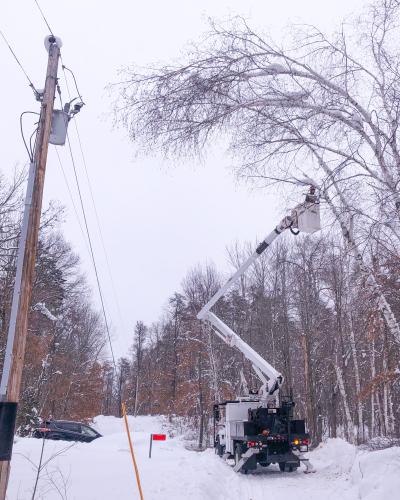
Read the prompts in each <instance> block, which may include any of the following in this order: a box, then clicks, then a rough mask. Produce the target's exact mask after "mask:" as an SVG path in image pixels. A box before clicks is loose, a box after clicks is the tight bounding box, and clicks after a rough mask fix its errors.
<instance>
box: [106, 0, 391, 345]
mask: <svg viewBox="0 0 400 500" xmlns="http://www.w3.org/2000/svg"><path fill="white" fill-rule="evenodd" d="M399 14H400V5H399V2H398V1H397V0H377V1H376V2H375V3H374V4H372V5H371V6H369V7H368V8H367V10H366V12H365V13H364V14H363V15H362V16H361V17H360V18H358V19H356V20H354V22H353V23H350V24H343V25H342V26H341V29H340V30H339V32H338V33H337V34H336V35H335V36H333V37H327V36H326V35H325V34H324V33H322V32H321V31H320V30H318V29H317V28H316V27H313V26H303V27H297V28H296V29H293V37H292V41H291V43H289V42H288V43H286V47H280V46H279V45H278V44H276V43H274V42H273V41H271V40H269V39H268V37H266V36H262V35H260V34H258V33H256V32H255V31H253V30H252V29H251V27H250V26H249V25H248V24H247V22H246V21H245V20H243V19H241V18H238V19H236V21H234V22H233V23H232V24H231V25H230V26H228V27H225V26H220V25H218V24H216V23H211V30H210V33H208V34H207V36H206V37H205V39H204V40H203V42H202V43H200V44H199V45H198V46H197V47H192V48H191V50H190V52H189V53H188V55H187V57H186V60H184V61H182V63H180V64H176V65H165V66H163V67H159V68H156V69H148V70H145V71H138V70H137V69H136V68H130V69H128V70H126V71H125V73H124V75H125V77H126V79H125V80H124V81H121V82H120V83H119V84H117V85H118V90H119V98H118V99H117V102H116V106H115V110H116V119H117V120H119V121H121V122H122V123H124V124H125V125H126V126H127V128H128V129H129V132H130V135H131V138H132V139H133V140H139V141H141V143H142V144H143V146H144V147H145V148H148V149H149V150H152V149H153V148H154V147H156V146H157V147H160V148H161V149H162V150H163V151H164V152H165V153H166V154H172V155H187V154H201V153H202V152H203V151H204V150H205V148H206V147H207V145H208V144H209V143H210V142H211V140H212V139H213V138H214V137H215V136H216V135H220V134H225V135H227V136H228V137H229V138H230V149H231V151H232V152H234V154H235V156H236V157H238V158H240V165H239V172H240V174H241V175H243V176H245V177H246V178H252V179H254V180H255V181H256V182H258V183H261V184H263V185H271V183H276V182H284V183H291V184H293V185H296V184H299V183H300V184H307V183H313V184H315V185H317V186H318V187H319V188H320V190H321V193H322V195H323V197H324V198H325V200H326V201H327V203H328V206H329V208H330V209H331V210H332V211H333V214H334V216H335V218H336V219H337V220H338V222H339V225H340V227H341V231H342V234H343V236H344V238H345V239H347V241H348V243H349V248H350V250H351V252H352V253H353V255H354V257H355V259H356V260H357V261H358V264H359V267H360V271H361V272H362V273H364V275H366V276H368V280H367V284H368V287H369V288H370V290H371V294H372V295H373V296H374V297H376V301H375V303H376V307H377V308H378V310H379V311H380V313H381V314H382V315H383V317H384V319H385V321H386V323H387V326H388V328H389V330H390V332H391V334H392V335H393V337H394V338H395V339H396V341H397V342H399V343H400V328H399V325H398V321H397V319H396V317H395V315H394V313H393V311H392V309H391V306H390V304H389V302H388V301H387V300H386V298H385V296H384V295H383V293H382V292H381V291H380V290H379V286H378V285H377V281H376V278H375V277H374V274H373V273H372V271H371V269H370V268H369V267H368V264H367V262H366V261H365V258H364V257H363V248H362V246H360V243H358V242H357V238H356V235H357V234H358V230H357V228H353V227H352V228H350V221H352V223H353V225H354V224H355V223H356V222H357V223H358V224H359V226H360V227H364V226H365V225H368V226H371V224H376V223H378V224H379V225H381V226H382V225H384V226H385V227H387V228H389V229H388V230H391V231H393V232H395V233H396V234H399V228H400V225H399V220H398V219H399V214H400V194H399V190H398V184H399V181H400V153H399V146H398V140H399V132H398V123H399V118H400V115H399V113H400V106H399V102H400V101H399V98H400V78H399V76H400V75H399V68H400V56H399V53H398V50H397V39H398V36H399V35H400V25H399V21H398V19H400V16H399ZM371 200H373V203H372V205H371ZM355 214H356V215H357V216H358V218H357V219H355V218H354V215H355Z"/></svg>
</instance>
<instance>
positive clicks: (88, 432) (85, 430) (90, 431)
mask: <svg viewBox="0 0 400 500" xmlns="http://www.w3.org/2000/svg"><path fill="white" fill-rule="evenodd" d="M82 434H84V435H85V436H88V437H95V436H97V432H96V431H94V430H93V429H91V428H90V427H87V426H86V425H82Z"/></svg>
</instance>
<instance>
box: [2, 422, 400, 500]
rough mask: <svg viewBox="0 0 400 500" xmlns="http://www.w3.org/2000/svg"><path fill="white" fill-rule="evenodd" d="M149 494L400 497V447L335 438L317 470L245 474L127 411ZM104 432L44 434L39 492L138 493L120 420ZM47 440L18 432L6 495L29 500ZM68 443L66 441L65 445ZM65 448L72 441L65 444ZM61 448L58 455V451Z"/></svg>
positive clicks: (175, 497) (331, 499)
mask: <svg viewBox="0 0 400 500" xmlns="http://www.w3.org/2000/svg"><path fill="white" fill-rule="evenodd" d="M129 423H130V426H131V431H133V432H132V436H133V444H134V449H135V453H136V459H137V462H138V467H139V472H140V477H141V481H142V487H143V493H144V498H145V500H153V499H154V500H155V499H159V500H207V499H210V500H223V499H226V500H228V499H229V500H262V499H266V498H269V499H274V498H275V499H279V500H289V499H290V500H293V499H296V500H359V499H362V500H386V499H392V500H393V499H395V498H400V496H399V495H400V448H389V449H386V450H381V451H373V452H369V451H357V450H356V448H354V447H353V446H351V445H349V444H348V443H346V442H345V441H342V440H340V439H330V440H328V442H327V443H324V444H323V445H321V446H320V447H319V448H317V449H316V450H315V451H313V452H312V453H310V458H311V460H312V462H313V464H314V465H315V466H316V468H317V473H316V474H308V475H306V474H303V473H302V470H303V469H298V471H297V472H295V473H281V472H280V471H279V470H278V467H277V466H270V467H268V468H266V469H262V468H260V469H261V470H260V471H256V472H255V473H254V474H251V475H248V476H244V475H241V474H236V473H235V472H233V470H232V469H231V468H230V467H229V466H228V465H227V464H225V463H224V462H223V461H222V460H221V459H219V458H218V457H217V456H216V455H214V453H213V451H212V450H207V451H205V452H195V451H189V450H188V449H186V448H185V444H186V443H185V441H184V439H183V438H182V437H174V438H168V439H167V441H165V442H162V441H159V442H154V443H153V456H152V458H151V459H149V458H148V448H149V435H150V433H158V432H161V431H163V430H167V431H168V424H167V421H166V420H165V419H164V418H161V417H137V418H136V419H135V418H133V417H130V418H129ZM95 427H96V428H97V429H98V430H99V432H101V433H102V434H103V436H104V437H102V438H100V439H97V440H96V441H93V442H92V443H89V444H86V443H78V444H74V445H73V446H72V447H69V446H71V444H70V443H65V442H54V441H47V442H46V444H45V448H44V458H43V463H46V461H48V463H47V465H46V466H45V467H44V469H43V470H42V472H41V474H40V478H39V482H38V488H37V494H36V497H35V498H36V499H45V500H53V499H54V500H55V499H68V500H120V499H121V500H122V499H123V500H129V499H138V498H139V495H138V492H137V486H136V482H135V479H134V475H133V468H132V463H131V458H130V453H129V446H128V441H127V436H126V434H125V430H124V425H123V421H122V420H121V419H117V418H114V417H98V418H97V419H96V423H95ZM41 446H42V442H41V440H39V439H32V438H20V439H18V441H17V443H16V444H15V446H14V454H13V460H12V470H11V478H10V484H9V493H8V497H7V498H8V499H9V500H17V499H19V500H30V499H31V497H32V491H33V486H34V483H35V476H36V470H37V464H38V463H39V458H40V452H41ZM68 447H69V448H68ZM67 448H68V449H67ZM57 453H60V454H59V455H58V456H56V457H55V458H51V457H53V456H54V455H55V454H57Z"/></svg>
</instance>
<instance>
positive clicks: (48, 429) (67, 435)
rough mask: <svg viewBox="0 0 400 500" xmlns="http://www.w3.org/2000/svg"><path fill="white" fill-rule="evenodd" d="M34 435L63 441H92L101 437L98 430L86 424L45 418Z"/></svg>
mask: <svg viewBox="0 0 400 500" xmlns="http://www.w3.org/2000/svg"><path fill="white" fill-rule="evenodd" d="M32 436H33V437H35V438H43V437H44V438H46V439H55V440H63V441H84V442H86V443H90V441H93V439H97V438H99V437H101V434H99V433H98V432H97V431H95V430H94V429H92V428H91V427H89V426H88V425H86V424H81V423H79V422H69V421H67V420H45V421H43V422H42V424H41V426H40V427H37V428H36V429H35V430H34V431H33V433H32Z"/></svg>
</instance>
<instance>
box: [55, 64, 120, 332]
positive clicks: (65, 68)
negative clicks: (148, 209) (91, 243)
mask: <svg viewBox="0 0 400 500" xmlns="http://www.w3.org/2000/svg"><path fill="white" fill-rule="evenodd" d="M61 62H62V69H63V73H64V79H65V85H66V87H67V92H68V96H69V99H71V98H72V95H71V91H70V88H69V85H68V79H67V75H66V73H65V70H68V71H69V72H70V73H71V74H72V77H73V79H74V83H75V88H76V91H77V93H78V95H79V98H80V99H81V101H83V99H82V96H81V94H80V92H79V89H78V85H77V82H76V78H75V75H74V73H73V71H72V70H71V69H69V68H67V67H66V66H65V65H64V62H63V60H62V57H61ZM74 125H75V130H76V135H77V138H78V144H79V148H80V152H81V157H82V163H83V167H84V171H85V176H86V180H87V183H88V186H89V192H90V198H91V200H92V205H93V210H94V213H95V218H96V224H97V229H98V232H99V236H100V242H101V246H102V249H103V253H104V256H105V259H106V265H107V271H108V275H109V277H110V282H111V288H112V291H113V297H114V301H115V304H116V306H117V311H118V315H119V318H120V321H121V325H122V327H123V329H124V330H126V325H125V321H124V319H123V316H122V312H121V307H120V304H119V300H118V295H117V292H116V287H115V281H114V278H113V273H112V271H111V265H110V259H109V257H108V252H107V250H106V246H105V242H104V237H103V231H102V230H101V224H100V217H99V214H98V211H97V207H96V203H95V200H94V195H93V189H92V184H91V181H90V177H89V170H88V168H87V162H86V157H85V154H84V151H83V146H82V141H81V136H80V133H79V128H78V124H77V122H76V121H75V120H74Z"/></svg>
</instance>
